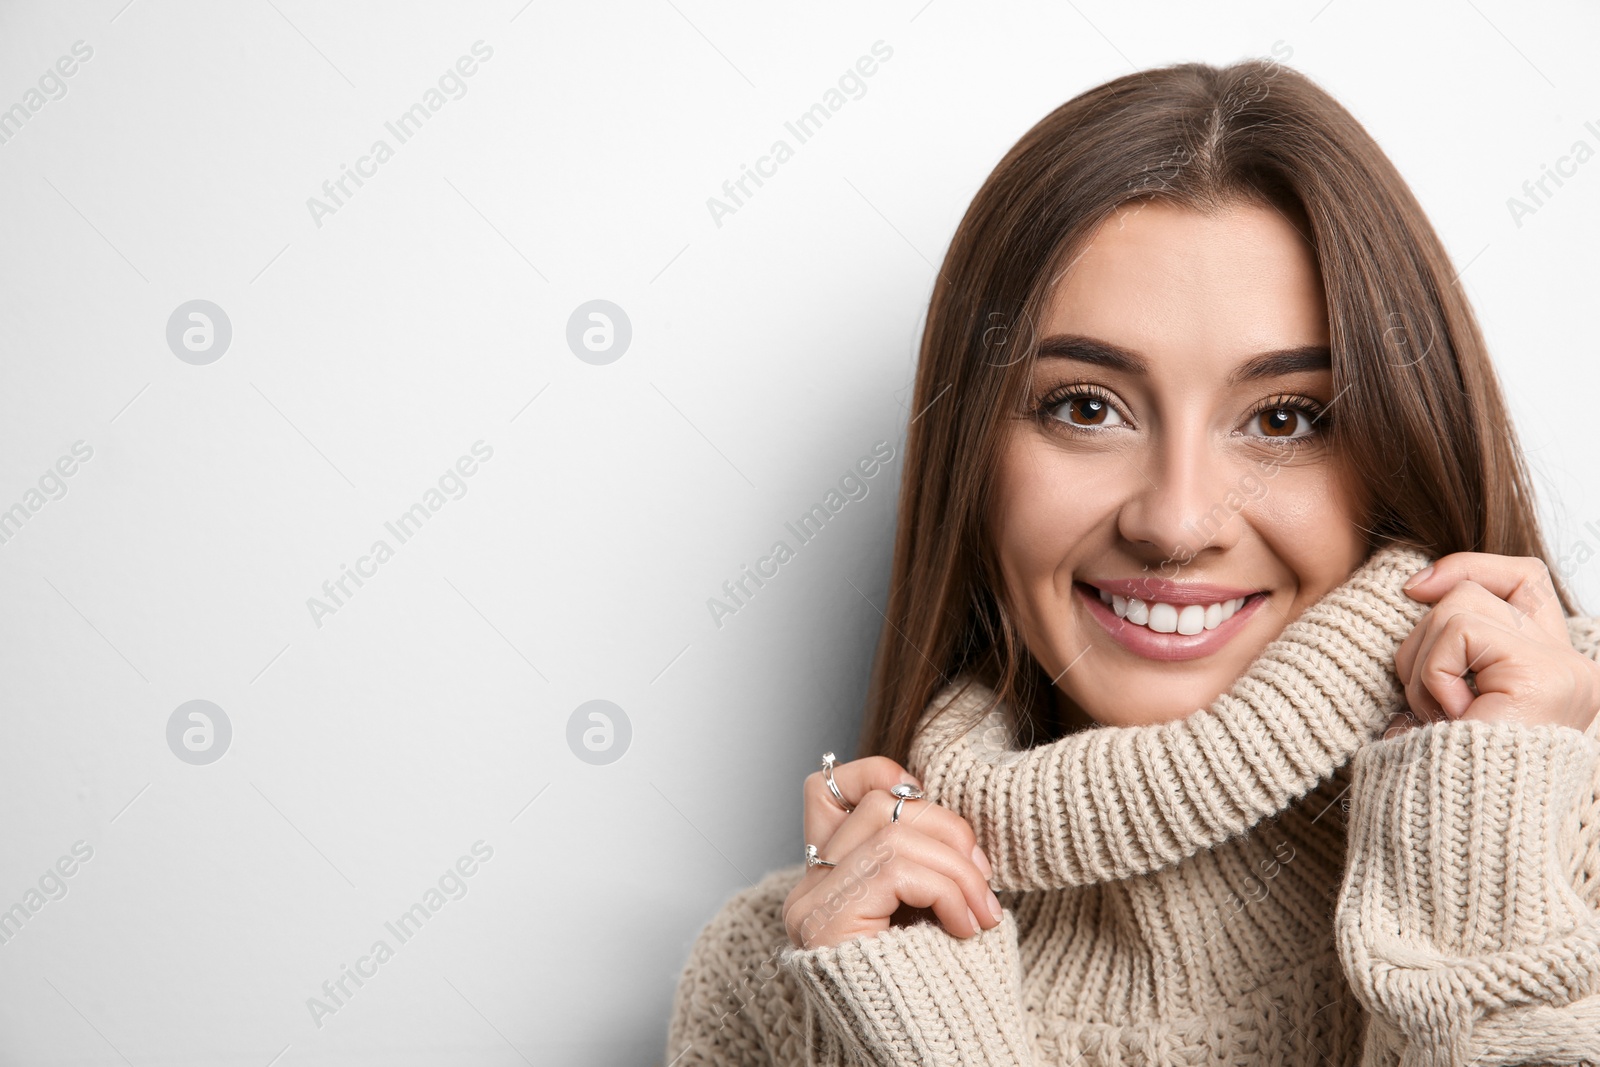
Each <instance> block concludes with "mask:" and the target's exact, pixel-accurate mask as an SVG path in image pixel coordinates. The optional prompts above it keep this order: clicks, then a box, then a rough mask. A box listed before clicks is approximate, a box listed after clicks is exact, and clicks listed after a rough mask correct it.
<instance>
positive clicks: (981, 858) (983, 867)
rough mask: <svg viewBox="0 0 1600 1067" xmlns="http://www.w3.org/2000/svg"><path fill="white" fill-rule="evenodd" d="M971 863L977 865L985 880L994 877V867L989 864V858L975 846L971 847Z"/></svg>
mask: <svg viewBox="0 0 1600 1067" xmlns="http://www.w3.org/2000/svg"><path fill="white" fill-rule="evenodd" d="M972 862H973V863H975V864H977V865H978V870H980V871H982V872H983V877H984V878H985V879H988V878H993V877H994V865H993V864H992V863H990V862H989V857H988V856H985V855H984V854H983V849H981V848H979V847H978V846H977V845H973V846H972Z"/></svg>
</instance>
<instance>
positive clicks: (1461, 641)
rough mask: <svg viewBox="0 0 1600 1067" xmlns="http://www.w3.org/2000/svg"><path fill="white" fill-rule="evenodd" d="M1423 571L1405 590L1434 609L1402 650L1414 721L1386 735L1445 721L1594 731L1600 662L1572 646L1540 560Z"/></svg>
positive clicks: (1483, 558)
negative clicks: (1469, 676)
mask: <svg viewBox="0 0 1600 1067" xmlns="http://www.w3.org/2000/svg"><path fill="white" fill-rule="evenodd" d="M1417 573H1418V577H1413V578H1412V579H1411V582H1412V584H1410V585H1408V586H1407V587H1406V589H1405V592H1406V593H1407V595H1409V596H1410V597H1411V598H1412V599H1414V600H1420V601H1422V602H1423V603H1426V604H1432V605H1433V607H1432V608H1430V609H1429V610H1428V613H1427V614H1426V615H1424V616H1423V617H1422V620H1421V621H1420V622H1418V623H1417V626H1416V628H1415V629H1414V630H1412V631H1411V634H1410V635H1409V636H1408V637H1406V639H1405V640H1404V641H1402V642H1401V643H1400V647H1399V649H1398V650H1396V652H1395V657H1394V665H1395V673H1396V674H1397V675H1398V676H1399V678H1400V681H1401V683H1402V684H1403V685H1404V686H1405V692H1406V702H1407V703H1408V704H1410V705H1411V714H1410V715H1407V714H1406V713H1401V714H1399V715H1396V716H1395V717H1394V718H1393V719H1391V720H1390V723H1389V730H1388V731H1387V732H1386V733H1385V736H1393V735H1394V733H1395V732H1396V730H1395V728H1396V727H1397V726H1398V727H1402V728H1408V725H1409V726H1416V725H1420V723H1421V722H1435V721H1438V720H1441V719H1446V718H1448V719H1478V720H1481V721H1484V722H1512V723H1520V724H1523V725H1529V726H1536V725H1539V724H1540V723H1558V724H1561V725H1565V726H1571V727H1573V728H1574V729H1576V730H1580V731H1581V730H1586V729H1588V727H1589V724H1590V722H1591V721H1593V719H1594V717H1595V714H1596V712H1597V711H1600V663H1596V662H1595V661H1594V660H1592V659H1588V658H1587V657H1585V656H1584V655H1583V654H1582V653H1580V652H1578V651H1577V650H1576V649H1574V648H1573V647H1572V639H1571V637H1570V635H1569V634H1568V632H1567V623H1566V616H1565V615H1564V614H1563V613H1562V611H1561V602H1560V600H1558V599H1557V598H1556V592H1555V586H1554V585H1553V584H1552V583H1551V581H1550V570H1549V568H1548V567H1546V566H1545V564H1544V561H1543V560H1541V559H1538V558H1537V557H1533V556H1497V555H1492V554H1490V553H1487V552H1452V553H1451V554H1449V555H1448V556H1443V557H1441V558H1439V559H1438V560H1436V561H1435V562H1434V565H1433V566H1432V567H1431V568H1426V569H1424V570H1422V571H1419V572H1417ZM1419 578H1420V580H1418V579H1419ZM1468 672H1472V674H1473V675H1474V679H1473V681H1472V683H1470V684H1469V682H1468V681H1467V677H1466V676H1467V674H1468ZM1419 720H1420V722H1419Z"/></svg>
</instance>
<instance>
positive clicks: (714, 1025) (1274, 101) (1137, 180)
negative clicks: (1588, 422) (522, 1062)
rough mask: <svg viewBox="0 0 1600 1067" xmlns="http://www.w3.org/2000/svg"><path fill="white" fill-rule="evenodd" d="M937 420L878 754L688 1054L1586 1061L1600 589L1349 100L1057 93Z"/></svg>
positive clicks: (1001, 203) (728, 921) (964, 239)
mask: <svg viewBox="0 0 1600 1067" xmlns="http://www.w3.org/2000/svg"><path fill="white" fill-rule="evenodd" d="M913 410H914V411H916V412H917V413H918V414H917V416H916V418H914V419H913V420H912V422H911V424H910V426H909V429H908V439H907V442H906V453H905V467H904V471H903V484H902V488H901V495H900V503H899V526H898V531H897V535H896V541H895V554H894V564H893V572H892V576H891V583H890V593H889V606H888V610H887V613H886V615H887V622H886V625H885V627H884V630H883V637H882V640H881V642H880V645H879V649H878V656H877V660H876V664H875V668H874V674H873V679H872V688H871V695H870V703H869V708H868V716H867V722H866V728H865V737H864V739H863V744H862V746H861V747H862V752H863V753H864V754H865V755H864V758H861V759H857V760H854V761H852V762H847V763H839V764H837V765H835V763H834V761H833V760H832V758H831V754H829V756H827V757H825V758H824V768H823V770H822V771H819V772H818V773H816V774H813V775H811V776H810V777H809V778H808V779H807V780H806V782H805V785H804V790H803V801H804V818H803V823H804V832H805V840H804V844H805V845H806V846H807V849H806V851H807V854H808V855H807V861H806V862H805V863H797V864H795V865H794V866H791V867H787V868H784V869H782V870H779V871H776V872H773V873H772V874H770V875H768V876H767V877H766V878H765V879H764V880H762V881H761V882H760V883H759V884H758V885H756V886H755V887H753V888H751V889H749V890H746V891H743V892H741V893H739V894H737V895H736V896H735V897H733V899H731V900H730V901H729V902H728V903H727V904H726V905H725V906H724V907H723V909H722V910H721V912H719V914H718V915H717V916H716V918H715V919H714V920H713V921H712V922H711V923H710V924H709V925H708V926H707V927H706V928H705V930H704V931H702V933H701V935H700V937H699V939H698V940H697V942H696V944H695V946H694V949H693V951H692V953H691V956H690V959H689V961H688V965H687V967H686V968H685V970H684V973H683V976H682V979H681V982H680V985H679V989H678V995H677V1000H676V1004H675V1010H674V1015H673V1019H672V1023H671V1028H670V1032H669V1035H668V1049H667V1055H666V1057H665V1060H664V1062H666V1063H670V1064H673V1065H675V1067H687V1065H689V1064H741V1065H752V1064H770V1065H787V1064H845V1063H872V1064H884V1065H888V1064H913V1063H914V1064H995V1065H998V1064H1026V1065H1045V1064H1062V1065H1066V1064H1080V1065H1085V1067H1087V1065H1091V1064H1200V1063H1219V1064H1220V1063H1228V1064H1282V1063H1295V1064H1321V1063H1328V1064H1333V1065H1336V1067H1338V1065H1358V1064H1360V1065H1375V1064H1396V1063H1404V1064H1422V1063H1436V1064H1458V1065H1463V1067H1464V1065H1466V1064H1472V1063H1476V1064H1490V1063H1495V1064H1506V1063H1547V1062H1548V1063H1568V1064H1570V1063H1578V1062H1584V1061H1592V1062H1596V1063H1600V733H1597V730H1600V717H1597V715H1596V712H1597V710H1600V662H1597V657H1600V620H1595V619H1591V618H1587V617H1584V616H1581V615H1579V614H1578V613H1577V609H1576V606H1575V605H1574V603H1573V602H1572V600H1571V599H1570V597H1569V596H1568V594H1567V592H1566V590H1565V589H1564V588H1563V585H1562V582H1561V579H1560V576H1559V575H1557V574H1554V573H1552V571H1551V568H1549V567H1548V566H1547V565H1546V564H1547V561H1548V560H1549V559H1550V558H1551V557H1550V555H1549V553H1548V551H1547V550H1546V547H1545V544H1544V541H1543V539H1542V537H1541V535H1540V533H1539V529H1538V523H1537V520H1536V516H1535V510H1534V501H1533V498H1532V494H1531V493H1530V491H1529V479H1528V477H1527V474H1526V470H1525V467H1524V464H1523V460H1522V457H1521V455H1520V453H1519V451H1518V448H1517V446H1516V444H1515V437H1514V434H1513V432H1512V428H1511V424H1510V421H1509V419H1508V416H1507V413H1506V410H1505V405H1504V403H1503V400H1502V398H1501V393H1500V390H1499V387H1498V385H1497V383H1496V378H1495V374H1494V371H1493V369H1492V367H1491V364H1490V362H1489V358H1488V355H1487V353H1486V351H1485V346H1484V342H1483V338H1482V336H1481V335H1480V333H1479V330H1478V327H1477V325H1476V323H1475V321H1474V318H1473V315H1472V311H1471V309H1470V307H1469V306H1468V303H1467V300H1466V298H1465V296H1464V295H1463V293H1462V291H1461V289H1460V288H1459V287H1458V286H1457V285H1456V284H1455V282H1454V271H1453V270H1452V268H1451V266H1450V262H1449V259H1448V257H1447V256H1446V254H1445V252H1444V249H1443V247H1442V246H1441V244H1440V241H1439V239H1438V237H1437V235H1436V234H1435V233H1434V231H1433V229H1432V228H1431V227H1430V225H1429V224H1428V222H1427V220H1426V218H1425V217H1424V215H1423V213H1422V210H1421V209H1420V207H1419V206H1418V204H1417V202H1416V200H1415V199H1414V198H1413V196H1412V194H1411V193H1410V191H1409V190H1408V189H1407V187H1406V185H1405V184H1404V182H1403V181H1402V180H1401V179H1400V177H1399V175H1398V174H1397V173H1396V171H1395V169H1394V167H1393V165H1392V164H1391V163H1390V162H1389V160H1388V159H1387V158H1386V157H1385V156H1384V154H1383V153H1382V151H1381V150H1380V149H1379V148H1378V147H1377V145H1376V144H1375V143H1374V142H1373V141H1372V139H1371V138H1370V136H1369V135H1368V134H1367V133H1366V132H1365V131H1364V130H1363V129H1362V128H1361V126H1360V125H1359V124H1358V123H1357V122H1356V121H1355V119H1354V118H1352V117H1351V115H1350V114H1349V113H1348V112H1347V111H1345V110H1344V109H1343V108H1342V107H1340V106H1339V105H1338V104H1337V103H1336V102H1335V101H1334V100H1333V99H1331V98H1330V97H1329V96H1328V95H1327V94H1326V93H1325V92H1323V91H1322V90H1321V89H1319V88H1318V87H1317V86H1316V85H1314V84H1313V83H1312V82H1311V81H1310V80H1308V79H1307V78H1305V77H1304V76H1303V75H1300V74H1298V73H1296V72H1294V71H1292V70H1289V69H1286V68H1284V67H1282V66H1279V65H1275V64H1271V63H1264V62H1256V61H1252V62H1245V63H1240V64H1236V65H1234V66H1230V67H1227V68H1222V69H1218V68H1214V67H1210V66H1205V65H1200V64H1185V65H1181V66H1174V67H1169V68H1165V69H1161V70H1152V71H1145V72H1142V73H1138V74H1134V75H1130V76H1128V77H1124V78H1119V79H1117V80H1115V81H1112V82H1109V83H1107V84H1105V85H1103V86H1100V87H1098V88H1096V89H1093V90H1091V91H1089V92H1087V93H1085V94H1083V95H1082V96H1079V97H1077V98H1076V99H1073V100H1071V101H1069V102H1068V103H1067V104H1065V105H1063V106H1062V107H1060V108H1059V109H1057V110H1056V111H1055V112H1053V113H1052V114H1050V115H1049V116H1047V117H1046V118H1045V119H1044V120H1043V121H1041V122H1040V123H1039V124H1038V125H1037V126H1035V127H1034V128H1033V129H1032V130H1030V131H1029V132H1028V133H1027V134H1026V135H1025V136H1024V137H1023V138H1022V140H1021V142H1020V143H1018V144H1017V145H1016V146H1015V148H1013V149H1012V150H1011V152H1010V153H1008V154H1007V156H1006V157H1005V158H1004V159H1003V160H1002V161H1001V162H1000V164H999V166H998V167H997V168H996V169H995V171H994V173H993V174H992V175H991V176H990V177H989V179H988V181H987V182H986V183H985V184H984V186H983V188H982V189H981V190H980V191H979V193H978V195H977V197H976V199H975V200H974V201H973V203H972V205H971V207H970V209H969V210H968V212H967V214H966V217H965V218H964V219H963V221H962V223H961V226H960V228H959V229H958V231H957V232H956V235H955V238H954V240H953V241H952V243H951V247H950V251H949V254H948V256H947V257H946V259H945V262H944V265H943V268H942V269H941V271H940V274H939V278H938V281H937V282H936V284H935V289H934V294H933V298H932V303H931V306H930V309H929V314H928V320H927V327H926V331H925V334H924V338H923V345H922V352H921V360H920V364H919V367H918V373H917V382H916V399H915V402H914V405H913Z"/></svg>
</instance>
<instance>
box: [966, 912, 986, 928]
mask: <svg viewBox="0 0 1600 1067" xmlns="http://www.w3.org/2000/svg"><path fill="white" fill-rule="evenodd" d="M967 922H969V923H971V924H972V932H973V933H977V932H979V931H980V930H982V929H983V927H981V926H979V925H978V917H977V916H976V915H974V914H972V909H971V908H968V909H967Z"/></svg>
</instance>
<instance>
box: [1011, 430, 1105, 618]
mask: <svg viewBox="0 0 1600 1067" xmlns="http://www.w3.org/2000/svg"><path fill="white" fill-rule="evenodd" d="M1098 467H1099V465H1097V464H1095V463H1086V462H1083V461H1082V458H1081V457H1074V456H1071V455H1068V454H1066V453H1063V452H1062V451H1061V450H1059V449H1051V448H1045V447H1039V446H1030V444H1029V443H1028V442H1026V441H1023V442H1019V443H1016V444H1013V445H1012V446H1011V448H1010V449H1009V451H1008V453H1007V454H1006V456H1005V458H1004V460H1003V462H1002V464H1001V468H1000V470H999V471H998V472H997V475H996V478H995V495H994V498H993V504H992V506H991V509H990V517H991V518H990V521H991V525H992V529H993V531H994V534H995V536H994V544H995V546H996V549H997V551H998V552H999V556H1000V567H1001V571H1002V572H1003V573H1004V574H1005V576H1006V579H1007V583H1008V584H1009V585H1011V586H1012V587H1013V589H1014V590H1017V591H1022V592H1026V591H1027V590H1030V589H1033V588H1037V587H1038V586H1039V585H1040V584H1041V583H1053V580H1054V579H1055V578H1056V577H1058V576H1059V577H1060V578H1061V580H1062V581H1063V582H1064V581H1065V580H1066V577H1067V575H1066V574H1063V573H1059V572H1062V571H1063V570H1064V569H1070V567H1071V563H1072V560H1073V559H1075V558H1078V557H1081V556H1083V555H1084V554H1085V548H1086V547H1088V544H1087V543H1088V542H1089V541H1090V540H1091V534H1092V532H1093V531H1094V530H1095V529H1096V527H1098V526H1100V525H1101V524H1102V523H1103V521H1104V519H1105V517H1106V516H1107V515H1108V514H1109V513H1110V511H1111V510H1112V509H1111V507H1110V502H1112V501H1114V499H1115V496H1114V493H1113V492H1112V491H1111V490H1112V487H1111V486H1109V485H1106V484H1104V479H1103V478H1102V477H1100V476H1098V475H1097V469H1098Z"/></svg>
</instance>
